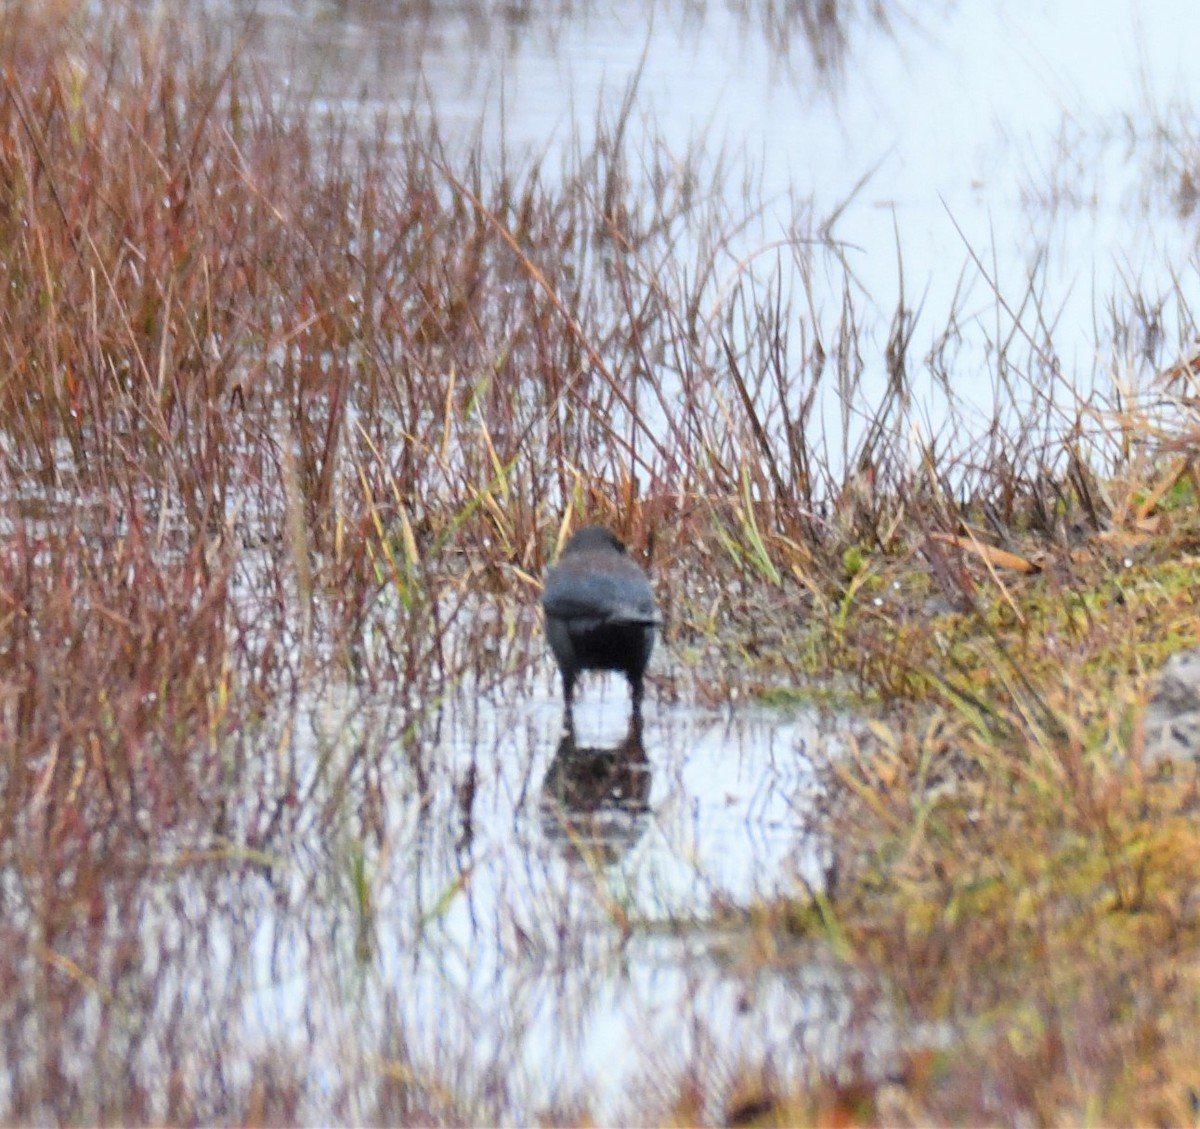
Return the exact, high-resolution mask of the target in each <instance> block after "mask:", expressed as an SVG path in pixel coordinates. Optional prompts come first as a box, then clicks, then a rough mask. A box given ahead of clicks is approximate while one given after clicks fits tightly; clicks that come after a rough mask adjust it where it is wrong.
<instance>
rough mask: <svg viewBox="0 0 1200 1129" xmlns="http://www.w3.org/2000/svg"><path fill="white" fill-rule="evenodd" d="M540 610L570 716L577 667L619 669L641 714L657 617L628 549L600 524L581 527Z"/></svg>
mask: <svg viewBox="0 0 1200 1129" xmlns="http://www.w3.org/2000/svg"><path fill="white" fill-rule="evenodd" d="M542 610H543V611H544V612H545V614H546V636H547V637H548V638H549V640H550V649H551V650H552V651H553V652H554V657H555V658H556V659H557V660H558V669H559V670H560V671H561V672H562V681H563V696H564V698H565V699H566V707H567V711H568V713H569V712H570V710H571V702H572V698H573V695H574V692H575V680H576V679H577V678H578V677H579V672H580V671H582V670H619V671H622V672H623V673H624V675H625V677H626V678H628V679H629V686H630V689H631V690H632V692H633V708H634V711H635V712H638V711H640V710H641V707H642V677H643V675H644V674H645V673H646V664H647V663H648V662H649V661H650V650H651V648H652V647H653V646H654V628H655V627H656V626H657V624H658V622H659V619H658V612H657V610H656V609H655V606H654V593H653V592H652V591H651V590H650V581H649V579H648V578H647V577H646V574H645V572H643V571H642V569H641V568H640V567H639V566H638V565H637V563H636V562H635V561H633V560H631V559H630V558H629V557H628V556H627V555H626V553H625V546H624V545H623V544H621V542H620V541H618V540H617V538H616V537H614V536H613V535H612V533H610V532H609V531H608V530H607V529H605V528H603V527H602V526H599V525H589V526H586V527H585V528H583V529H581V530H579V532H578V533H576V534H575V535H574V536H573V537H572V538H571V539H570V540H569V541H568V542H567V543H566V545H565V546H564V547H563V551H562V553H561V554H559V558H558V561H557V562H556V563H555V564H554V566H553V568H551V569H550V571H549V572H548V573H547V574H546V586H545V588H544V589H543V590H542Z"/></svg>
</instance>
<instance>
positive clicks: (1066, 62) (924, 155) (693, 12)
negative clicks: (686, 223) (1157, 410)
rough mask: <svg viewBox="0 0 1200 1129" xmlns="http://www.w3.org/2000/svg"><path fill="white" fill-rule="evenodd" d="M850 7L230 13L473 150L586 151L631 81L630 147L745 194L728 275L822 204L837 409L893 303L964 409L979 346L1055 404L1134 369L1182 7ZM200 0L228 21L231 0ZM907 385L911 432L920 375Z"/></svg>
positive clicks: (874, 390) (772, 253)
mask: <svg viewBox="0 0 1200 1129" xmlns="http://www.w3.org/2000/svg"><path fill="white" fill-rule="evenodd" d="M872 7H873V6H871V5H868V4H866V3H863V4H861V5H859V4H843V5H840V6H839V9H838V10H839V12H840V13H841V15H840V19H841V21H842V22H841V24H840V26H839V27H838V29H837V33H836V34H834V33H833V32H829V33H828V34H827V35H826V36H825V37H824V38H820V37H818V38H817V39H816V40H814V39H813V38H811V37H809V36H806V35H805V34H804V33H803V28H802V27H801V25H800V22H799V20H798V18H797V17H796V15H795V13H797V12H800V11H803V10H805V8H806V6H804V5H800V6H797V7H796V8H794V9H787V10H786V11H787V12H790V13H792V14H791V15H790V16H789V15H787V14H785V13H784V11H782V10H780V9H777V8H776V7H775V6H773V5H765V4H764V5H761V6H760V5H744V6H742V5H737V4H734V3H728V4H720V3H712V4H701V5H683V4H675V3H669V2H661V3H656V4H652V5H645V4H641V3H627V2H623V0H613V2H612V3H607V4H585V5H581V6H578V7H576V6H568V5H563V6H561V7H559V8H555V7H553V6H546V7H537V8H533V7H531V6H521V5H512V6H508V7H507V8H503V9H500V8H487V7H479V8H476V7H473V6H471V5H462V6H454V7H450V8H441V7H439V8H437V9H436V10H435V12H434V13H433V14H429V13H426V14H425V15H424V16H420V15H417V14H416V12H417V9H416V8H408V7H402V8H395V7H393V6H390V5H385V4H378V3H370V2H363V3H348V4H344V5H338V6H336V7H334V6H330V5H326V4H315V3H301V2H297V3H291V4H288V3H283V2H279V0H275V2H271V3H261V4H258V5H256V6H255V7H254V9H253V10H254V11H255V12H256V16H257V20H258V21H259V22H258V23H257V24H256V25H255V26H256V27H257V28H258V32H257V34H256V35H255V36H252V37H251V42H252V43H254V44H256V45H257V48H258V50H260V52H261V55H262V57H263V58H264V59H265V60H266V61H267V64H268V65H269V66H270V67H272V68H275V69H276V72H277V73H278V74H280V75H281V76H282V77H281V78H280V81H281V82H284V83H286V84H287V85H288V87H289V89H291V90H293V91H294V92H298V93H302V95H303V96H304V97H305V98H311V99H312V105H313V108H314V109H316V110H317V111H318V112H320V111H322V110H324V109H336V110H339V111H345V110H349V111H351V112H352V113H353V114H355V115H361V116H363V117H364V118H369V117H370V116H371V115H372V114H373V113H374V112H376V111H377V110H379V109H386V110H388V111H389V112H391V113H392V114H393V116H394V115H396V114H397V113H398V112H403V111H405V110H407V109H409V108H411V107H416V108H417V109H418V110H419V111H420V112H422V113H427V114H432V115H433V116H434V117H435V118H436V120H437V122H438V123H439V127H440V129H441V132H442V135H443V137H444V139H445V141H446V144H447V147H448V150H449V151H450V152H451V153H454V152H455V151H456V149H459V148H465V147H466V146H467V144H468V143H469V141H471V140H473V139H474V138H475V137H476V136H478V137H480V138H481V139H482V141H483V144H484V149H485V152H490V153H491V154H493V156H494V157H495V159H496V160H497V162H498V161H499V160H500V159H501V154H502V153H503V154H505V159H506V160H508V161H510V162H515V163H517V164H519V162H520V157H521V154H524V153H530V154H533V155H534V156H538V157H541V156H543V155H546V156H547V157H548V159H547V160H546V161H545V162H544V165H543V171H544V173H546V172H548V173H549V174H550V175H552V174H553V170H554V168H555V167H556V163H557V162H556V160H555V159H553V158H554V155H555V153H556V152H558V151H563V150H566V149H569V148H570V147H572V146H573V145H575V144H577V143H581V144H582V147H583V148H584V149H585V150H586V148H587V143H588V140H589V138H590V137H591V135H592V134H593V132H594V130H595V123H596V120H597V112H598V111H599V112H600V114H601V116H602V117H603V118H604V119H605V120H606V121H608V122H609V123H611V122H612V121H613V120H614V119H615V117H616V114H617V112H618V109H619V107H620V105H621V102H622V100H623V98H624V97H625V95H626V92H627V90H628V89H629V88H630V85H631V84H632V83H634V82H635V81H636V95H635V98H634V100H633V112H632V114H631V120H630V124H629V127H628V129H627V131H626V135H627V139H628V142H629V144H630V148H631V151H632V152H633V153H635V154H637V153H639V152H643V151H645V148H646V146H648V145H651V144H654V143H661V144H662V145H665V146H666V148H667V149H668V151H670V152H674V153H675V154H677V155H678V157H679V159H680V161H681V162H682V159H683V157H684V154H686V153H687V152H689V151H690V150H691V149H692V148H693V147H695V146H696V145H699V146H701V147H702V149H704V150H705V151H707V152H708V153H709V154H710V155H712V156H713V157H715V156H716V155H718V154H720V155H722V157H723V160H724V162H725V164H726V166H727V168H728V169H729V170H730V176H729V179H728V185H729V191H730V193H731V196H732V198H731V199H730V200H729V201H728V204H729V206H730V208H731V213H732V214H734V215H742V214H745V212H746V210H747V204H748V201H753V202H757V201H759V200H761V201H762V202H764V203H765V204H766V205H767V206H766V210H765V213H764V218H763V222H762V224H761V225H751V226H750V227H749V228H747V230H746V231H745V232H744V234H743V235H742V236H741V237H740V238H738V239H735V240H734V241H733V242H732V244H731V246H730V249H729V258H728V263H727V265H726V267H725V270H724V272H723V274H724V277H725V278H726V280H727V281H728V280H731V279H732V278H733V277H736V276H737V275H738V274H740V273H742V272H743V271H745V270H749V271H752V272H754V273H756V274H758V275H761V276H763V277H767V276H769V275H770V274H771V272H772V271H775V270H778V271H780V272H781V274H782V278H783V286H784V290H785V292H786V291H788V290H789V288H790V289H793V291H794V292H795V293H797V294H799V293H802V290H801V289H800V274H801V271H802V269H803V264H804V262H805V260H806V256H805V255H793V254H792V253H791V252H789V250H788V241H789V239H792V238H794V237H795V236H797V235H798V236H800V237H801V238H810V237H811V236H812V235H814V234H815V233H816V228H817V227H818V226H819V225H820V224H822V223H823V222H824V221H825V220H827V219H828V218H830V217H833V216H835V215H836V220H835V222H833V223H832V226H831V228H830V233H831V235H832V238H833V239H834V240H835V242H836V243H837V245H838V247H839V249H840V251H841V252H842V253H844V255H845V267H848V269H849V272H850V276H849V286H850V288H851V290H852V292H853V293H854V295H855V297H856V300H857V303H858V315H859V318H860V320H861V322H862V323H863V324H862V328H863V329H865V330H866V332H867V340H868V341H871V340H874V341H875V342H876V343H877V344H878V345H879V348H878V350H877V351H873V350H872V349H870V348H867V349H864V354H865V359H866V364H867V370H868V372H867V377H868V379H867V380H866V382H865V384H864V389H865V395H864V397H863V402H861V403H859V404H856V405H855V406H854V411H855V412H856V413H861V414H863V415H866V416H871V415H873V414H874V413H873V411H872V408H873V407H874V406H877V405H874V404H873V403H872V401H873V400H874V398H875V397H876V396H878V397H882V396H883V394H884V390H885V388H886V373H885V372H884V371H883V369H884V365H883V356H882V354H883V348H882V345H883V342H884V340H885V339H886V333H887V330H888V327H889V325H890V323H891V320H892V316H893V313H894V311H895V308H896V304H897V302H898V301H900V299H901V296H903V300H904V303H905V305H906V306H907V308H908V309H909V310H910V311H912V312H913V313H914V315H915V318H916V322H915V329H914V337H913V341H914V350H915V354H916V356H917V357H921V358H924V357H926V355H927V354H928V355H929V356H930V357H931V358H932V359H933V361H934V369H935V370H936V368H937V364H938V363H940V362H941V361H946V362H948V367H949V373H950V377H951V379H953V380H954V382H955V384H956V387H955V389H954V390H955V392H956V394H958V395H961V396H964V397H965V398H966V399H967V400H968V401H969V402H971V403H973V404H974V405H976V407H977V410H978V412H979V413H980V417H981V423H982V420H983V419H986V418H987V416H988V415H989V413H990V410H991V408H992V405H993V403H994V401H995V399H996V397H997V396H999V395H1000V394H1001V391H1002V386H1003V378H1004V375H1005V369H1004V364H1003V363H1002V362H1001V361H1000V360H999V359H998V353H999V351H1000V350H1001V348H1002V347H1006V348H1007V350H1008V356H1007V363H1008V364H1011V365H1015V366H1016V368H1017V370H1018V371H1022V372H1026V373H1029V374H1031V375H1032V376H1033V377H1034V379H1035V384H1036V385H1037V386H1038V388H1039V391H1047V392H1049V393H1050V394H1052V395H1055V396H1058V397H1059V398H1060V399H1061V401H1062V403H1063V407H1064V410H1066V411H1068V412H1071V411H1073V409H1074V408H1075V401H1076V399H1077V398H1078V399H1082V400H1084V401H1088V400H1089V399H1091V398H1092V396H1093V394H1094V392H1095V390H1096V389H1100V390H1104V389H1105V388H1106V387H1107V385H1108V383H1109V381H1110V379H1111V378H1112V377H1114V376H1115V377H1117V378H1118V379H1121V380H1124V381H1126V382H1133V381H1136V380H1139V379H1145V378H1146V376H1147V375H1148V374H1150V373H1151V372H1153V371H1154V370H1155V369H1156V368H1162V367H1164V366H1165V365H1167V364H1170V363H1172V362H1173V361H1175V360H1176V359H1178V355H1179V352H1180V350H1181V349H1184V348H1187V347H1188V346H1189V345H1190V344H1191V342H1192V340H1193V338H1194V337H1195V335H1196V333H1197V327H1196V324H1195V320H1194V316H1193V311H1194V310H1195V309H1196V308H1197V306H1198V302H1197V299H1198V298H1200V280H1198V279H1197V273H1196V233H1195V225H1194V223H1193V221H1192V214H1191V213H1192V209H1193V208H1194V206H1195V200H1194V199H1193V198H1192V197H1193V196H1194V192H1191V191H1190V190H1189V188H1188V185H1189V184H1190V183H1191V181H1190V180H1189V179H1188V170H1189V168H1190V162H1191V161H1193V160H1194V152H1195V139H1196V135H1197V128H1196V124H1195V122H1196V114H1195V108H1196V106H1197V104H1198V103H1200V75H1198V74H1197V71H1196V68H1195V67H1194V66H1192V65H1191V63H1190V60H1189V58H1188V56H1187V52H1186V50H1185V49H1184V47H1183V45H1184V44H1187V43H1190V42H1193V41H1195V39H1196V37H1197V35H1198V34H1200V9H1198V8H1197V7H1196V6H1195V5H1194V4H1190V3H1188V2H1186V0H1165V2H1163V3H1161V4H1154V5H1148V4H1142V3H1140V2H1138V0H1124V2H1121V3H1116V4H1107V5H1103V6H1102V7H1101V8H1099V9H1097V8H1096V7H1095V6H1094V5H1087V4H1084V3H1082V2H1081V0H1059V2H1058V3H1054V4H1050V5H1047V4H1041V3H1037V2H1036V0H1018V2H1017V3H1004V4H1000V3H995V4H956V3H949V2H947V3H942V4H937V5H925V6H923V7H921V8H917V9H913V8H911V7H910V6H907V5H894V4H891V5H883V6H882V11H883V16H884V18H882V19H880V18H876V16H875V15H873V14H872ZM209 10H210V11H211V12H214V13H216V16H217V18H218V19H221V18H223V17H224V18H227V17H228V14H229V12H230V6H228V5H226V4H224V3H212V4H210V5H209ZM480 13H482V14H480ZM1189 153H1190V154H1191V156H1189ZM748 185H749V186H752V187H751V189H750V191H749V192H747V186H748ZM804 217H808V218H807V219H805V218H804ZM797 222H799V223H800V229H799V230H797V228H796V226H795V225H796V224H797ZM685 257H686V256H685ZM815 262H816V269H815V272H814V273H813V274H812V275H810V278H809V281H810V283H811V284H812V285H813V287H814V293H815V302H814V307H815V308H814V309H812V310H811V311H807V312H808V314H809V316H810V317H812V319H813V320H814V322H815V323H816V324H817V325H818V326H820V327H821V328H822V329H823V331H824V332H823V337H824V339H825V340H826V341H829V340H834V339H836V333H835V332H834V330H835V329H836V323H837V318H838V317H839V316H840V312H841V306H840V302H841V295H842V290H843V287H844V286H846V285H847V274H846V270H845V268H844V266H843V263H842V262H841V261H840V258H839V257H838V256H825V255H818V256H817V258H816V260H815ZM789 275H790V276H791V278H790V281H789ZM1139 296H1140V298H1139ZM1139 300H1140V301H1141V305H1142V306H1143V307H1144V308H1146V309H1148V311H1149V316H1148V317H1146V318H1140V317H1138V316H1135V315H1134V310H1135V308H1136V307H1137V306H1138V303H1139ZM800 308H802V309H804V308H806V303H804V302H801V303H800ZM948 330H949V334H948V335H947V331H948ZM873 354H874V355H873ZM1047 375H1049V379H1047ZM910 376H911V377H912V378H913V380H914V395H915V396H916V397H917V399H918V402H920V401H921V400H922V399H926V400H928V401H929V403H930V412H931V417H930V419H929V421H928V429H929V431H931V432H936V431H937V429H938V427H939V424H940V421H941V416H940V411H941V409H940V407H939V404H940V401H941V398H942V397H941V394H940V393H939V391H938V379H939V377H938V375H937V373H936V372H931V371H920V372H912V373H910ZM1060 379H1061V387H1054V386H1053V385H1054V383H1056V382H1058V381H1059V380H1060ZM1048 385H1049V386H1048ZM835 416H836V412H835V410H834V406H833V405H830V406H829V408H828V409H827V422H828V423H830V424H832V423H833V420H834V418H835Z"/></svg>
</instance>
